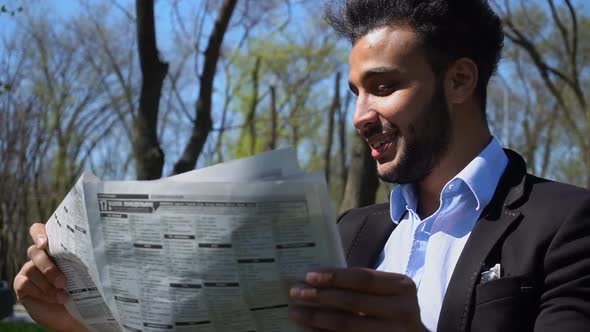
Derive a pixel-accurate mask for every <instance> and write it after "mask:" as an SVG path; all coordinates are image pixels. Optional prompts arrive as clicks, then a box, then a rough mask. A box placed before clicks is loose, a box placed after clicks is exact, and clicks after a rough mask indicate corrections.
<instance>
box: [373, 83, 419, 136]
mask: <svg viewBox="0 0 590 332" xmlns="http://www.w3.org/2000/svg"><path fill="white" fill-rule="evenodd" d="M424 96H425V94H423V93H418V92H416V91H411V90H400V91H396V92H394V93H393V94H391V95H390V96H388V97H385V98H376V100H374V101H373V103H374V104H373V109H376V110H380V112H379V113H380V114H381V116H382V117H383V118H384V119H385V120H386V121H387V122H389V123H391V124H393V125H395V126H396V127H398V128H400V129H401V130H402V132H404V131H406V130H407V129H408V127H409V126H410V125H412V124H413V123H414V121H415V119H416V118H418V117H419V115H420V114H422V113H423V112H424V111H425V110H424V109H425V108H426V105H427V101H428V98H424Z"/></svg>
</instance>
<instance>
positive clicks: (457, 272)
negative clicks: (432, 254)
mask: <svg viewBox="0 0 590 332" xmlns="http://www.w3.org/2000/svg"><path fill="white" fill-rule="evenodd" d="M506 154H507V156H508V158H509V163H508V166H507V168H506V170H505V172H504V174H503V176H502V178H501V179H500V181H499V183H498V188H497V189H496V192H495V194H494V197H493V198H492V201H491V203H490V204H489V205H488V206H487V207H486V208H485V209H484V211H483V212H482V216H481V217H480V219H479V220H478V221H477V223H476V225H475V227H474V228H473V230H472V232H471V235H470V236H469V239H468V240H467V243H466V244H465V248H464V249H463V251H462V253H461V256H460V257H459V260H458V261H457V265H456V266H455V269H454V271H453V275H452V277H451V280H450V282H449V285H448V287H447V291H446V294H445V298H444V301H443V305H442V308H441V313H440V316H439V320H438V327H437V330H438V331H467V330H468V329H469V322H470V319H471V315H472V312H473V310H472V309H473V296H474V288H475V285H476V283H477V282H478V281H479V276H480V273H481V269H482V266H483V264H484V262H485V260H486V258H487V257H488V255H489V254H490V252H491V251H492V249H493V248H494V247H495V246H496V244H497V243H498V242H499V241H500V240H501V239H502V238H503V235H504V234H505V233H506V232H507V230H509V229H510V226H511V225H513V224H515V222H517V221H518V220H520V216H521V214H520V212H519V211H518V210H517V209H514V206H515V204H516V203H517V202H519V201H520V200H521V198H522V197H523V194H524V185H525V183H524V180H525V176H526V165H525V163H524V160H522V158H521V157H520V156H519V155H518V154H516V153H515V152H512V151H509V150H506Z"/></svg>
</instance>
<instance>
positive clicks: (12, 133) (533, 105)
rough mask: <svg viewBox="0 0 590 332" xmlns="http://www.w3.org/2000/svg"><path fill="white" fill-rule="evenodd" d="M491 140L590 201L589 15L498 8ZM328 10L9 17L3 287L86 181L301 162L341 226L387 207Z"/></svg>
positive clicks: (1, 130)
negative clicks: (343, 218)
mask: <svg viewBox="0 0 590 332" xmlns="http://www.w3.org/2000/svg"><path fill="white" fill-rule="evenodd" d="M490 3H491V4H492V6H493V8H494V9H496V11H497V12H498V13H499V14H500V16H501V18H502V20H503V22H504V30H505V33H506V38H505V48H504V52H503V59H502V61H501V63H500V67H499V70H498V73H497V75H496V76H495V77H494V78H493V79H492V81H491V83H490V86H489V89H488V104H487V114H488V122H489V124H490V127H491V129H492V133H493V134H494V135H495V136H496V137H497V138H498V139H499V140H500V141H501V142H502V144H503V145H504V146H506V147H509V148H511V149H514V150H516V151H518V152H520V153H521V154H522V155H523V156H524V157H525V159H526V161H527V163H528V167H529V170H530V171H531V172H532V173H534V174H536V175H539V176H543V177H547V178H550V179H553V180H558V181H563V182H567V183H571V184H574V185H578V186H582V187H587V188H590V105H589V103H590V4H588V3H586V1H585V0H577V1H576V0H534V1H531V0H491V1H490ZM325 4H326V2H325V1H320V0H201V1H199V0H157V1H153V0H137V1H135V2H133V1H124V0H52V1H41V0H24V1H17V0H14V1H6V0H5V1H1V0H0V280H7V281H8V282H9V284H12V279H13V277H14V275H15V274H16V273H17V272H18V270H19V269H20V266H22V264H23V263H24V262H25V260H26V248H27V247H28V246H29V245H30V244H31V241H30V239H29V235H28V228H29V226H30V224H32V223H33V222H45V221H46V220H47V218H48V217H49V215H50V214H51V212H52V211H53V210H54V209H55V208H56V206H57V205H58V204H59V202H60V201H61V199H62V198H63V197H64V195H65V194H66V193H67V191H68V190H69V189H70V188H71V186H72V185H73V183H74V182H75V181H76V179H77V178H78V177H79V176H80V174H81V172H82V171H84V170H90V171H92V172H94V173H95V174H96V175H98V176H99V177H101V178H103V179H157V178H160V177H163V176H169V175H172V174H175V173H179V172H184V171H189V170H192V169H194V168H200V167H205V166H208V165H211V164H215V163H218V162H223V161H227V160H231V159H235V158H240V157H244V156H249V155H252V154H256V153H259V152H262V151H266V150H269V149H274V148H280V147H285V146H294V147H296V149H297V152H298V157H299V160H300V164H301V166H302V167H303V168H304V169H306V170H319V171H323V172H324V174H325V176H326V180H327V182H328V185H329V188H330V192H331V194H332V200H333V203H334V207H335V209H336V210H337V211H340V212H341V211H344V210H346V209H349V208H352V207H357V206H364V205H368V204H372V203H374V202H383V201H386V200H387V199H388V193H389V191H390V190H391V185H389V184H385V183H382V182H380V181H379V180H378V179H377V177H376V174H375V164H374V161H372V160H371V158H370V157H369V151H368V146H367V144H365V143H364V142H363V141H361V140H360V139H359V138H358V137H357V136H356V135H355V131H354V130H353V128H352V125H351V118H352V113H353V111H354V100H355V98H354V96H353V95H352V94H351V92H350V91H349V90H348V84H347V76H348V65H347V53H348V51H349V50H350V47H351V46H350V44H349V42H348V41H346V40H342V39H340V38H338V37H337V36H336V35H335V34H334V32H333V31H332V30H331V29H330V28H329V27H328V26H327V25H326V23H325V22H324V20H323V8H324V6H325Z"/></svg>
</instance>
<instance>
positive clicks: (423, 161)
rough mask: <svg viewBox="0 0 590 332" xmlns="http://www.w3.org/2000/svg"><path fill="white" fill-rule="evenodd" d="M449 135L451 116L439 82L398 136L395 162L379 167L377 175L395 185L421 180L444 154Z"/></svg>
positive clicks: (447, 145)
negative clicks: (425, 103)
mask: <svg viewBox="0 0 590 332" xmlns="http://www.w3.org/2000/svg"><path fill="white" fill-rule="evenodd" d="M389 126H391V124H389ZM450 138H451V118H450V114H449V109H448V106H447V101H446V97H445V95H444V88H443V85H442V81H441V82H438V83H437V86H436V88H435V91H434V94H433V96H432V98H431V100H430V103H429V104H428V105H427V106H426V107H425V108H424V109H422V110H420V114H419V116H418V117H417V118H416V119H415V120H414V121H413V123H412V124H410V126H408V129H407V131H406V133H405V134H403V135H400V137H399V145H398V154H399V155H398V156H397V158H395V159H398V161H397V165H391V166H389V167H383V168H384V169H379V170H378V176H379V178H380V179H381V180H383V181H385V182H390V183H397V184H404V183H411V182H417V181H420V180H422V179H424V178H425V177H426V176H428V175H429V174H430V173H431V172H432V170H433V169H434V167H435V166H436V165H437V164H438V162H439V161H440V160H441V159H442V157H443V156H444V155H445V154H446V152H447V150H448V147H449V142H450ZM395 159H394V160H395Z"/></svg>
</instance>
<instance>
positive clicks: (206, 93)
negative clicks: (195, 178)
mask: <svg viewBox="0 0 590 332" xmlns="http://www.w3.org/2000/svg"><path fill="white" fill-rule="evenodd" d="M236 3H237V0H224V1H223V5H222V7H221V10H220V11H219V14H218V16H217V19H216V20H215V27H214V28H213V32H211V36H209V42H208V44H207V49H206V50H205V62H204V63H203V72H202V74H201V79H200V83H201V86H200V88H199V99H198V100H197V103H196V106H195V112H196V114H197V116H196V118H195V123H194V126H193V131H192V134H191V137H190V138H189V140H188V142H187V144H186V146H185V148H184V152H183V153H182V156H181V158H180V159H179V160H178V161H177V162H176V164H174V174H179V173H184V172H187V171H190V170H192V169H194V168H195V166H196V164H197V159H198V158H199V155H200V154H201V151H202V150H203V146H204V145H205V143H206V142H207V137H208V136H209V132H210V131H211V128H212V126H213V120H212V119H211V98H212V94H213V81H214V79H215V70H216V68H217V60H218V59H219V54H220V50H221V45H222V44H223V37H224V35H225V32H226V30H227V26H228V25H229V21H230V19H231V16H232V14H233V12H234V8H235V7H236Z"/></svg>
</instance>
